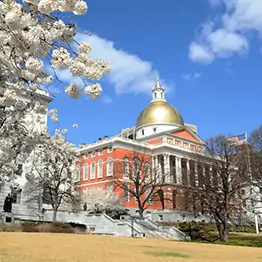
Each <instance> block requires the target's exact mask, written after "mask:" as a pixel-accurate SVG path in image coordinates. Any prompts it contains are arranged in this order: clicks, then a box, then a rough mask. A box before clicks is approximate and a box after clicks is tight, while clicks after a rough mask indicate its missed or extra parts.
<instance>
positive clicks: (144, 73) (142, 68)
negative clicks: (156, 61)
mask: <svg viewBox="0 0 262 262" xmlns="http://www.w3.org/2000/svg"><path fill="white" fill-rule="evenodd" d="M76 39H77V41H78V42H88V43H90V44H91V45H92V47H93V49H92V51H91V53H90V55H91V56H93V57H97V58H102V59H103V60H109V61H110V62H111V72H110V74H108V75H107V76H105V80H106V81H108V82H109V83H110V84H112V85H113V86H114V88H115V92H116V93H117V94H123V93H135V94H139V93H150V92H151V89H152V87H153V85H155V81H156V78H157V76H159V73H158V71H157V70H155V69H154V68H153V65H152V63H150V62H148V61H144V60H142V59H141V58H139V57H138V56H136V55H134V54H131V53H128V52H127V51H124V50H121V49H117V48H116V47H115V45H114V43H113V42H112V41H109V40H106V39H103V38H101V37H98V36H88V35H85V34H82V33H81V34H78V35H77V37H76ZM161 83H162V84H163V85H164V86H165V85H166V84H165V81H164V80H163V79H161ZM165 87H166V88H167V89H168V87H167V86H165Z"/></svg>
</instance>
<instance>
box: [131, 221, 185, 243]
mask: <svg viewBox="0 0 262 262" xmlns="http://www.w3.org/2000/svg"><path fill="white" fill-rule="evenodd" d="M126 220H128V218H127V219H126ZM133 225H134V226H135V227H136V228H137V229H138V230H139V231H141V232H142V233H145V234H146V237H150V238H155V239H168V240H178V241H190V237H189V236H187V235H186V234H185V233H183V232H181V231H180V230H178V229H177V228H175V227H163V226H160V225H158V224H156V223H155V222H153V221H152V220H151V219H148V218H145V219H144V220H142V219H139V218H136V219H134V221H133Z"/></svg>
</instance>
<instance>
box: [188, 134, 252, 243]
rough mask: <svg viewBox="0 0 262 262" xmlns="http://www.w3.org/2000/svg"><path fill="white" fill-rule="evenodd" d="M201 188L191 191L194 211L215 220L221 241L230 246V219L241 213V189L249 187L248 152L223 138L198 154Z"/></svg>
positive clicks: (216, 140)
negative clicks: (228, 242)
mask: <svg viewBox="0 0 262 262" xmlns="http://www.w3.org/2000/svg"><path fill="white" fill-rule="evenodd" d="M195 159H196V161H197V174H198V186H196V187H194V188H192V190H193V200H194V209H195V210H198V211H200V212H202V213H209V214H210V215H211V216H212V217H213V218H214V220H215V223H216V226H217V229H218V232H219V239H220V241H223V242H227V241H228V236H229V223H230V217H231V216H233V215H234V214H236V213H237V212H241V208H242V200H241V192H240V191H241V189H242V188H243V187H245V186H246V185H247V182H248V181H247V165H246V163H247V162H246V160H247V158H246V151H244V150H243V148H242V147H239V146H237V145H236V144H235V143H233V142H230V141H229V140H227V139H226V138H225V137H223V136H219V137H216V138H212V139H210V140H209V141H208V142H207V145H206V152H205V153H196V154H195Z"/></svg>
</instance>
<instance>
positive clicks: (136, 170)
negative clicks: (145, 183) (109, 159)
mask: <svg viewBox="0 0 262 262" xmlns="http://www.w3.org/2000/svg"><path fill="white" fill-rule="evenodd" d="M133 169H134V170H133V172H134V175H138V173H140V171H141V170H140V161H139V159H138V158H135V159H134V164H133Z"/></svg>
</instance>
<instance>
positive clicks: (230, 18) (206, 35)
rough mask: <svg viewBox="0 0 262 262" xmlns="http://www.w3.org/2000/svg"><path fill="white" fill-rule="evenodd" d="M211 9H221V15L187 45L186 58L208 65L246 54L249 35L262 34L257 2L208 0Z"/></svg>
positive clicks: (261, 5)
mask: <svg viewBox="0 0 262 262" xmlns="http://www.w3.org/2000/svg"><path fill="white" fill-rule="evenodd" d="M209 2H210V5H211V6H212V7H217V6H220V5H221V6H223V7H224V13H223V14H222V15H220V16H219V17H218V19H217V17H215V18H216V19H214V20H215V21H216V22H214V21H213V20H210V21H208V22H207V23H205V24H204V26H203V27H202V29H201V30H200V32H199V33H198V36H197V39H196V40H195V41H193V42H192V43H191V44H190V45H189V58H190V59H191V60H193V61H195V62H200V63H210V62H212V61H213V60H214V59H215V58H227V57H230V56H232V55H235V54H238V55H242V54H246V53H247V52H248V49H249V42H250V39H249V38H248V35H249V33H250V32H255V33H257V34H258V35H259V36H261V33H262V1H261V0H209Z"/></svg>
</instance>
